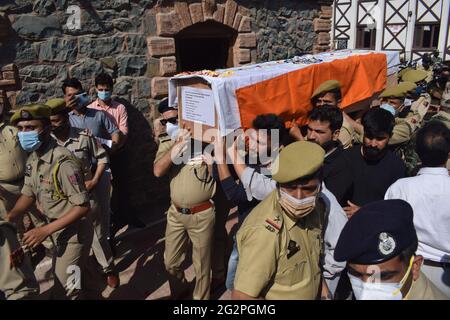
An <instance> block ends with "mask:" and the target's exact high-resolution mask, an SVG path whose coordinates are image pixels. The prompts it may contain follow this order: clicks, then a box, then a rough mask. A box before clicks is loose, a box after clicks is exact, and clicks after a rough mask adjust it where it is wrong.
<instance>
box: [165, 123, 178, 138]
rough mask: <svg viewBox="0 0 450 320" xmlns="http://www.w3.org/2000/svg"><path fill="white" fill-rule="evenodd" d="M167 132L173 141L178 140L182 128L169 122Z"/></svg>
mask: <svg viewBox="0 0 450 320" xmlns="http://www.w3.org/2000/svg"><path fill="white" fill-rule="evenodd" d="M166 132H167V135H168V136H169V137H170V138H171V139H172V140H174V141H175V140H176V139H177V136H178V133H179V132H180V127H179V126H178V125H177V124H172V123H170V122H167V124H166Z"/></svg>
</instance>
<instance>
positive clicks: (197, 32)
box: [175, 21, 238, 72]
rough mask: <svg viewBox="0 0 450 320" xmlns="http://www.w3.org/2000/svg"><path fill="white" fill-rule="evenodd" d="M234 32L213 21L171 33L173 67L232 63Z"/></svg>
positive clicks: (201, 67)
mask: <svg viewBox="0 0 450 320" xmlns="http://www.w3.org/2000/svg"><path fill="white" fill-rule="evenodd" d="M237 35H238V32H237V31H236V30H234V29H233V28H230V27H228V26H227V25H224V24H222V23H218V22H216V21H206V22H201V23H196V24H194V25H192V26H189V27H187V28H185V29H183V30H182V31H180V32H179V33H178V34H176V35H175V48H176V58H177V71H178V72H183V71H197V70H204V69H208V70H215V69H220V68H229V67H232V66H233V45H234V43H235V41H236V37H237Z"/></svg>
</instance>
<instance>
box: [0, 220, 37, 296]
mask: <svg viewBox="0 0 450 320" xmlns="http://www.w3.org/2000/svg"><path fill="white" fill-rule="evenodd" d="M0 291H1V292H3V294H4V295H5V297H6V299H10V300H18V299H32V298H33V297H35V296H37V295H38V294H39V285H38V283H37V281H36V277H35V276H34V273H33V268H32V267H31V262H30V260H29V258H28V256H27V255H25V253H24V251H23V250H22V247H21V246H20V244H19V240H18V239H17V232H16V229H15V228H14V226H13V225H12V224H10V223H8V222H5V221H2V220H1V219H0Z"/></svg>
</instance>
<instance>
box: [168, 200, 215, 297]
mask: <svg viewBox="0 0 450 320" xmlns="http://www.w3.org/2000/svg"><path fill="white" fill-rule="evenodd" d="M214 221H215V215H214V208H209V209H207V210H205V211H202V212H199V213H196V214H192V215H191V214H182V213H179V212H178V211H177V210H176V209H175V206H174V205H171V206H170V208H169V210H168V212H167V226H166V249H165V252H164V264H165V266H166V270H167V272H168V273H169V275H170V276H169V284H170V290H171V293H172V296H173V297H175V296H176V295H177V294H179V293H180V292H181V290H182V289H183V287H184V286H185V284H186V282H187V281H186V278H185V275H184V270H183V269H182V268H181V264H182V263H183V261H184V260H185V258H186V252H187V245H188V240H189V239H190V240H191V242H192V263H193V265H194V270H195V276H196V282H195V289H194V293H193V299H194V300H207V299H209V295H210V292H209V288H210V284H211V247H212V242H213V232H214Z"/></svg>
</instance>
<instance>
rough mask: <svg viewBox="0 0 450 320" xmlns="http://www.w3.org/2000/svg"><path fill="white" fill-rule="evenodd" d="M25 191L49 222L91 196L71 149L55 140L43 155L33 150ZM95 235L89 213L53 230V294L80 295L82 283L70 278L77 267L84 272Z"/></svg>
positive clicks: (26, 176)
mask: <svg viewBox="0 0 450 320" xmlns="http://www.w3.org/2000/svg"><path fill="white" fill-rule="evenodd" d="M57 167H58V169H56V168H57ZM22 194H24V195H26V196H28V197H34V198H35V199H36V201H37V202H38V203H39V204H40V206H41V208H42V211H43V214H44V215H45V216H46V218H47V220H48V222H49V223H50V222H52V221H54V220H56V219H59V218H61V217H62V216H63V215H64V214H66V213H67V212H68V211H69V210H71V209H72V208H73V207H74V206H81V205H84V204H87V203H89V200H90V199H89V194H88V192H87V191H86V187H85V185H84V179H83V174H82V171H81V167H80V165H79V163H78V162H77V161H75V160H74V158H73V156H72V154H71V153H70V151H69V150H67V149H65V148H62V147H59V146H58V145H57V144H56V142H55V141H53V140H51V141H50V142H49V144H48V146H47V148H46V149H45V150H44V152H43V153H42V155H40V156H38V155H37V153H36V152H33V153H32V154H31V155H30V156H29V158H28V161H27V165H26V170H25V182H24V186H23V189H22ZM92 236H93V227H92V221H91V218H90V216H87V217H84V218H82V219H80V220H78V221H76V222H74V223H73V224H71V225H69V226H67V227H66V228H64V229H62V230H60V231H58V232H55V233H54V234H52V237H51V238H52V240H53V242H54V248H53V270H54V276H55V286H54V288H53V292H52V293H53V297H54V298H56V299H62V298H64V297H67V298H73V299H75V298H79V296H80V292H81V286H75V285H72V282H68V280H74V279H75V278H73V277H71V275H76V274H78V271H79V272H80V273H79V275H81V276H82V275H83V270H84V267H85V265H86V259H87V257H88V255H89V249H90V246H91V243H92Z"/></svg>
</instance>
